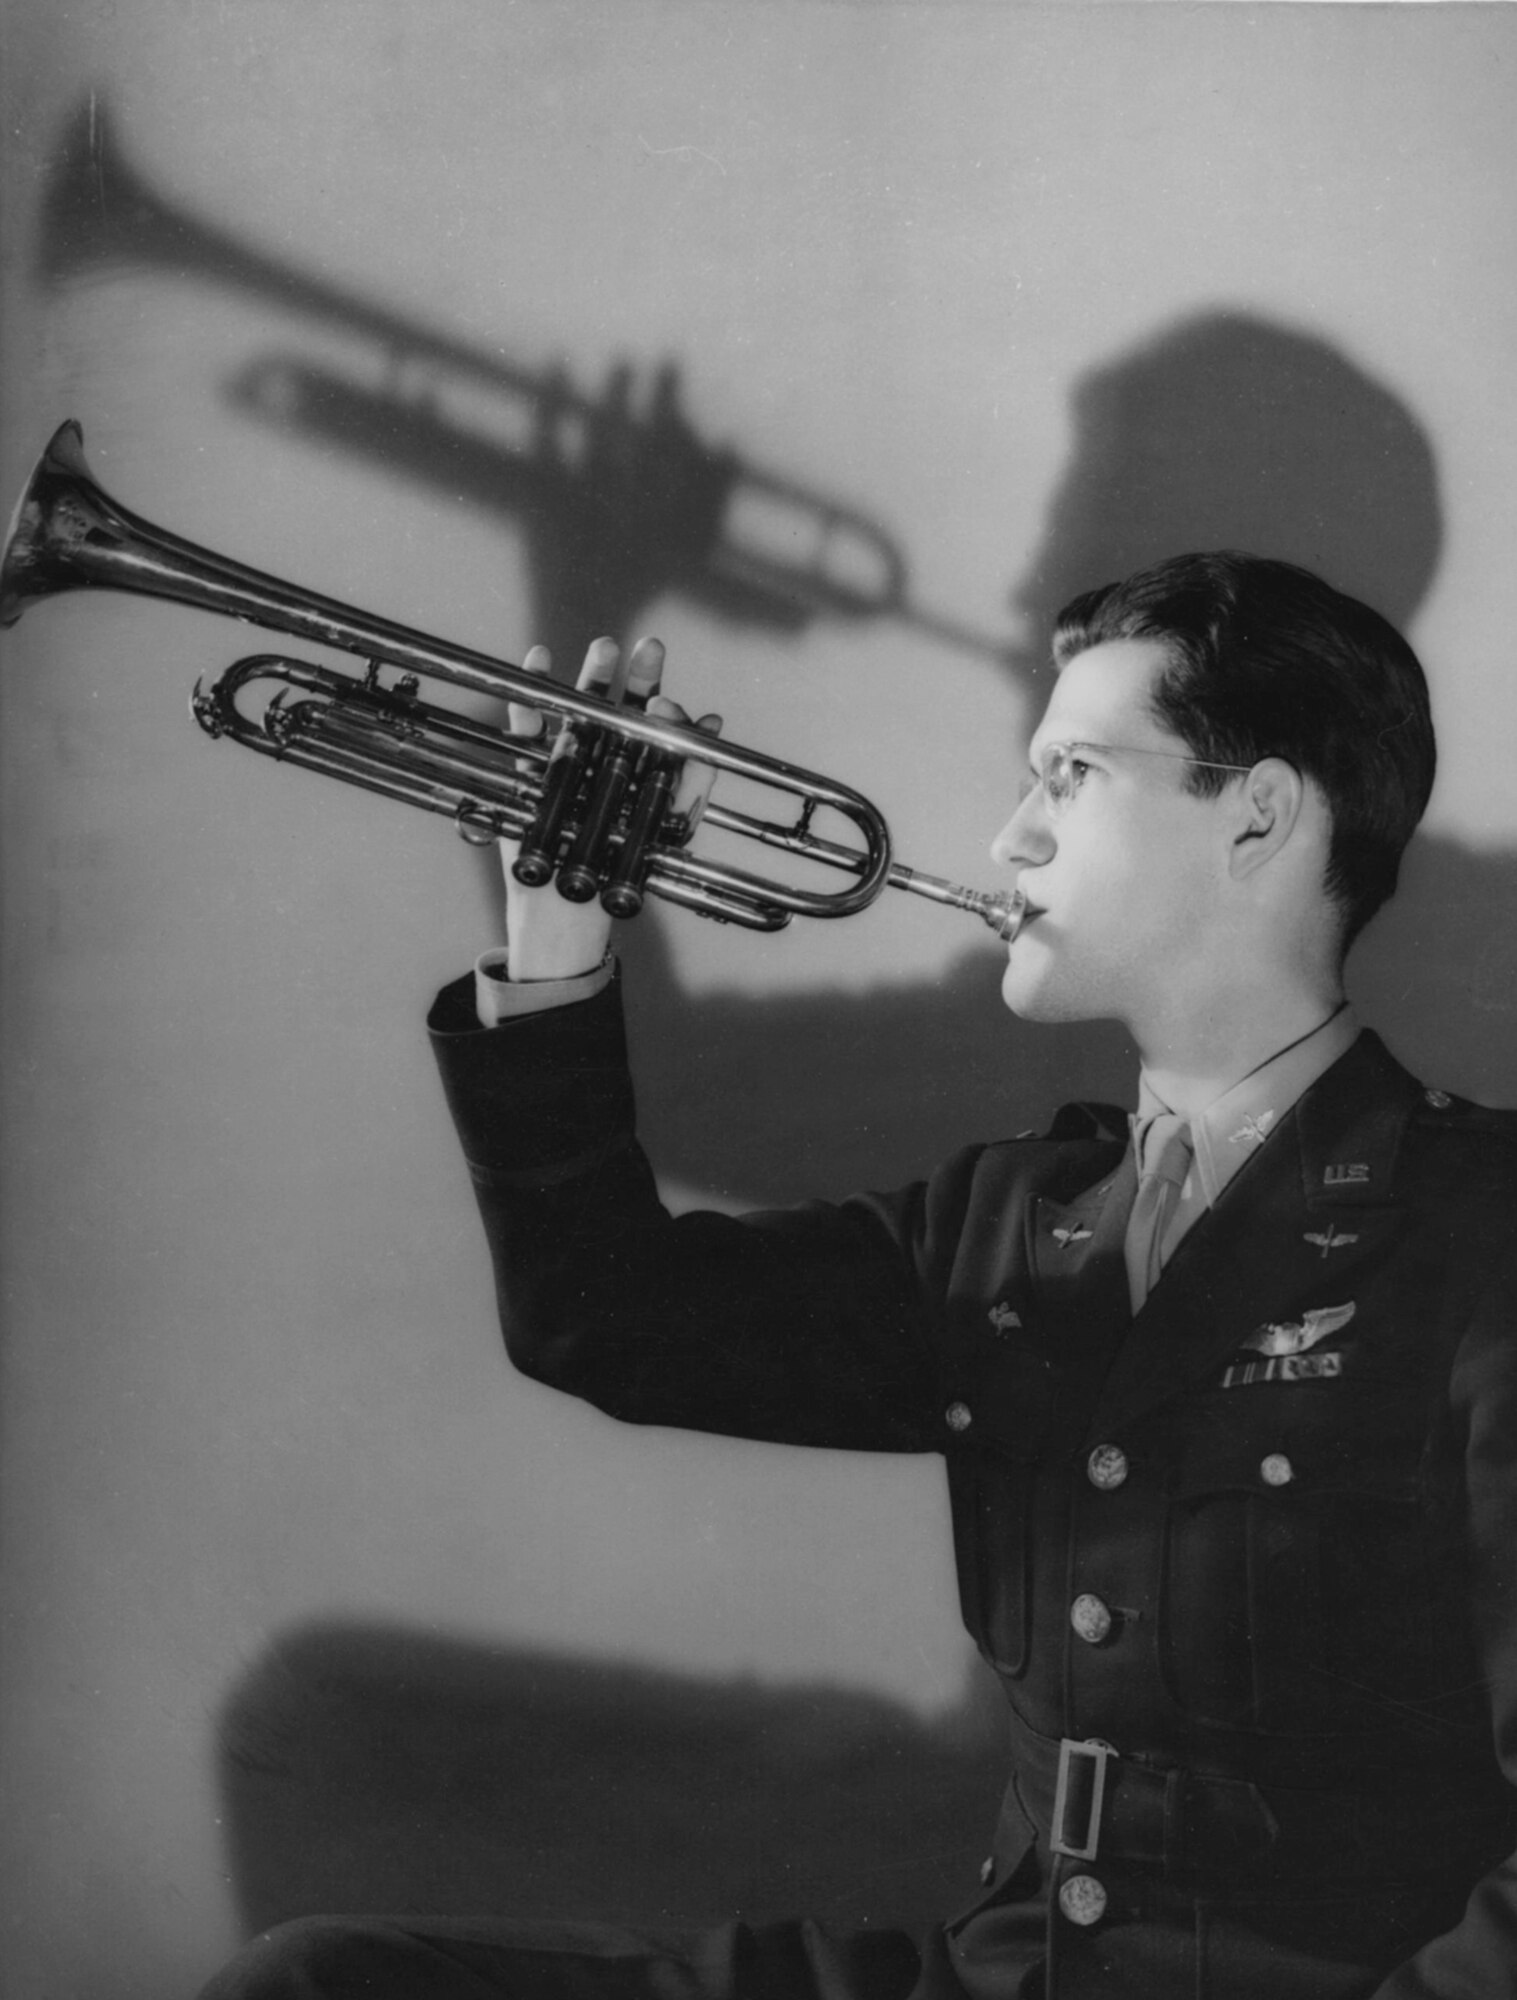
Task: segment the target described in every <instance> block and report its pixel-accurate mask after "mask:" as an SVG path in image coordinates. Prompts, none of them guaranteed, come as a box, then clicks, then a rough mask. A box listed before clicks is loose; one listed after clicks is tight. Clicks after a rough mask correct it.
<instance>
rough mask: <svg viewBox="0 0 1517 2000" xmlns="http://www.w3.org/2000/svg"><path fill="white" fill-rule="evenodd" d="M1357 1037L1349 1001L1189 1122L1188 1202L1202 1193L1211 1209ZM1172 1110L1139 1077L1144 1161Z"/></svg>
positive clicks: (1135, 1123)
mask: <svg viewBox="0 0 1517 2000" xmlns="http://www.w3.org/2000/svg"><path fill="white" fill-rule="evenodd" d="M1358 1035H1359V1022H1358V1019H1357V1018H1356V1016H1355V1014H1354V1010H1353V1008H1352V1007H1351V1006H1350V1005H1349V1004H1348V1002H1347V1001H1344V1003H1343V1005H1342V1006H1341V1007H1339V1009H1338V1010H1337V1012H1336V1013H1334V1014H1330V1015H1329V1016H1328V1018H1327V1019H1326V1020H1325V1021H1324V1022H1323V1023H1322V1025H1321V1026H1320V1027H1318V1028H1313V1029H1312V1031H1311V1032H1310V1033H1309V1034H1306V1035H1302V1036H1301V1037H1300V1038H1299V1040H1297V1041H1294V1042H1290V1043H1288V1044H1287V1045H1286V1047H1285V1048H1283V1049H1280V1050H1279V1051H1277V1053H1276V1054H1274V1055H1272V1056H1271V1057H1269V1059H1268V1060H1267V1061H1266V1062H1262V1063H1260V1064H1259V1066H1258V1067H1257V1069H1252V1070H1250V1071H1249V1073H1248V1075H1247V1076H1245V1077H1243V1078H1242V1079H1241V1080H1240V1081H1239V1082H1237V1083H1235V1084H1233V1085H1232V1086H1231V1087H1230V1088H1229V1089H1227V1090H1225V1091H1223V1093H1222V1095H1221V1096H1220V1097H1216V1098H1213V1100H1212V1102H1211V1103H1210V1104H1208V1105H1207V1106H1206V1107H1205V1109H1204V1110H1202V1111H1200V1112H1198V1113H1197V1114H1196V1116H1195V1117H1193V1118H1192V1119H1191V1120H1190V1129H1191V1143H1192V1144H1193V1146H1194V1147H1195V1172H1194V1174H1193V1175H1192V1177H1191V1180H1190V1181H1189V1182H1188V1183H1187V1187H1186V1194H1187V1196H1190V1197H1192V1198H1194V1195H1195V1193H1196V1192H1197V1191H1199V1193H1200V1194H1201V1195H1202V1197H1203V1198H1204V1200H1205V1202H1206V1206H1207V1207H1208V1208H1210V1207H1212V1205H1213V1204H1214V1203H1215V1202H1216V1200H1217V1198H1218V1197H1219V1196H1220V1194H1221V1193H1222V1190H1223V1189H1224V1188H1225V1187H1226V1186H1227V1184H1228V1182H1229V1181H1230V1180H1231V1179H1232V1177H1233V1175H1234V1174H1235V1173H1237V1171H1238V1169H1239V1168H1240V1167H1241V1166H1242V1165H1243V1163H1244V1161H1245V1160H1248V1159H1250V1158H1252V1156H1253V1155H1254V1154H1255V1153H1256V1152H1257V1151H1258V1149H1259V1148H1260V1146H1262V1145H1263V1144H1264V1142H1265V1140H1266V1139H1267V1138H1268V1137H1269V1136H1270V1134H1271V1132H1273V1131H1274V1130H1275V1128H1276V1126H1277V1125H1278V1124H1279V1122H1280V1120H1281V1119H1282V1118H1283V1117H1284V1116H1285V1114H1286V1112H1287V1111H1289V1110H1290V1108H1291V1106H1292V1105H1293V1104H1294V1103H1295V1102H1296V1100H1297V1099H1298V1098H1300V1097H1303V1096H1304V1095H1305V1094H1306V1092H1307V1090H1309V1089H1310V1087H1311V1086H1312V1084H1314V1083H1315V1082H1316V1081H1317V1079H1318V1077H1319V1076H1322V1075H1323V1074H1324V1073H1325V1072H1326V1071H1328V1070H1330V1069H1331V1068H1332V1066H1333V1064H1334V1063H1335V1062H1337V1060H1338V1058H1339V1057H1340V1056H1342V1055H1345V1054H1346V1053H1347V1052H1348V1050H1349V1048H1350V1047H1351V1045H1352V1044H1353V1043H1354V1041H1356V1040H1357V1038H1358ZM1169 1108H1170V1107H1169V1106H1168V1105H1167V1104H1166V1103H1165V1102H1164V1100H1163V1099H1162V1098H1161V1097H1160V1096H1159V1094H1158V1092H1157V1091H1156V1090H1155V1089H1154V1087H1153V1085H1152V1084H1151V1083H1150V1082H1149V1080H1148V1078H1147V1076H1146V1075H1140V1076H1139V1078H1138V1109H1137V1111H1136V1113H1135V1114H1134V1115H1133V1118H1132V1132H1133V1143H1134V1145H1135V1147H1137V1149H1138V1154H1139V1157H1140V1158H1141V1157H1142V1143H1143V1133H1144V1131H1145V1129H1146V1127H1147V1125H1148V1123H1149V1121H1150V1120H1151V1119H1152V1118H1154V1117H1155V1116H1156V1115H1157V1114H1158V1113H1160V1112H1165V1111H1168V1110H1169ZM1197 1181H1199V1183H1200V1186H1199V1190H1197V1187H1196V1182H1197Z"/></svg>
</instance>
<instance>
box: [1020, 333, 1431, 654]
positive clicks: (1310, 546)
mask: <svg viewBox="0 0 1517 2000" xmlns="http://www.w3.org/2000/svg"><path fill="white" fill-rule="evenodd" d="M1072 407H1073V421H1074V443H1073V447H1072V452H1071V457H1070V461H1069V464H1068V467H1067V469H1066V471H1065V473H1064V476H1063V479H1062V481H1061V483H1060V485H1059V488H1058V490H1057V492H1056V493H1055V495H1054V498H1053V501H1052V503H1051V505H1050V508H1049V512H1048V517H1047V522H1046V526H1045V530H1044V534H1043V538H1042V542H1041V544H1040V546H1039V548H1038V551H1037V553H1036V555H1035V556H1034V558H1033V560H1032V561H1031V562H1030V563H1029V564H1028V566H1027V568H1026V570H1025V572H1024V573H1023V576H1022V579H1021V581H1020V582H1019V584H1018V585H1017V587H1016V589H1015V591H1014V593H1013V597H1014V602H1015V603H1016V605H1017V607H1018V609H1019V610H1021V611H1022V612H1023V613H1025V614H1026V616H1027V619H1028V624H1029V641H1030V643H1032V644H1037V645H1042V644H1043V643H1044V642H1045V640H1046V635H1047V633H1048V631H1049V630H1050V629H1051V626H1052V624H1053V621H1054V618H1055V617H1056V615H1057V613H1058V611H1059V609H1060V607H1061V606H1062V605H1064V604H1065V603H1067V602H1068V601H1069V599H1070V598H1071V597H1073V596H1075V595H1076V594H1077V593H1078V592H1080V591H1084V590H1091V589H1094V588H1095V587H1096V586H1097V585H1099V584H1102V583H1107V582H1110V581H1113V580H1115V579H1116V578H1118V577H1122V576H1126V575H1129V574H1130V573H1131V572H1132V571H1134V570H1138V569H1143V568H1145V567H1147V565H1148V564H1150V563H1153V562H1157V561H1159V560H1161V559H1162V558H1164V557H1166V556H1173V555H1179V554H1181V553H1183V552H1185V551H1187V550H1191V549H1215V548H1237V549H1245V550H1247V551H1249V552H1250V553H1252V554H1254V555H1265V556H1276V557H1280V558H1282V559H1284V560H1285V561H1288V562H1295V563H1300V564H1301V565H1303V566H1304V567H1305V568H1307V569H1311V570H1315V571H1317V573H1318V574H1319V575H1321V576H1323V577H1325V578H1326V579H1327V581H1328V582H1329V583H1332V584H1334V585H1335V586H1336V587H1337V588H1338V589H1339V590H1343V591H1347V592H1348V594H1349V595H1350V596H1352V597H1358V598H1362V599H1363V600H1364V602H1365V603H1367V604H1371V605H1373V606H1374V608H1375V609H1376V610H1377V611H1380V612H1381V613H1383V614H1384V616H1386V617H1387V618H1389V619H1390V621H1391V623H1392V624H1394V625H1397V626H1401V627H1403V628H1404V627H1405V625H1406V624H1407V622H1408V621H1409V620H1410V619H1411V617H1412V615H1413V614H1414V613H1415V611H1416V609H1417V606H1418V604H1419V603H1420V602H1421V600H1422V597H1423V595H1424V593H1425V592H1426V590H1427V587H1428V585H1429V583H1430V581H1431V579H1432V576H1433V573H1434V570H1435V569H1436V567H1437V562H1438V554H1439V548H1440V545H1441V541H1442V527H1441V515H1440V508H1439V501H1438V480H1437V471H1436V466H1435V462H1434V458H1433V451H1432V447H1431V445H1430V444H1429V442H1428V439H1427V436H1426V434H1425V432H1424V431H1423V429H1422V427H1421V425H1420V424H1419V423H1418V422H1417V420H1416V419H1415V417H1414V416H1413V415H1412V413H1411V412H1410V410H1408V409H1407V407H1406V406H1405V404H1404V403H1402V402H1401V401H1400V399H1399V398H1398V397H1397V396H1395V395H1394V394H1393V393H1392V392H1391V391H1390V390H1389V389H1387V388H1385V387H1384V386H1383V385H1382V384H1380V383H1378V382H1376V381H1374V380H1373V379H1372V378H1371V377H1370V376H1369V375H1367V374H1366V373H1365V372H1364V371H1363V370H1362V369H1361V368H1359V367H1357V366H1356V365H1355V363H1354V362H1352V361H1351V360H1349V358H1348V357H1347V356H1346V355H1345V354H1344V353H1343V352H1342V351H1341V349H1339V348H1338V347H1335V346H1334V345H1332V343H1330V342H1329V341H1326V340H1322V339H1320V338H1318V337H1317V336H1316V335H1314V334H1310V333H1305V332H1300V331H1297V330H1295V329H1292V328H1290V327H1285V326H1281V325H1278V324H1276V323H1275V322H1273V321H1270V320H1266V319H1262V318H1258V317H1256V316H1254V315H1252V314H1249V313H1244V312H1225V311H1213V312H1205V313H1200V314H1197V315H1195V316H1194V317H1190V318H1187V319H1184V320H1181V321H1180V322H1178V323H1177V324H1176V325H1173V326H1171V327H1169V328H1167V329H1165V330H1164V331H1162V332H1160V333H1157V334H1156V335H1154V337H1153V338H1152V339H1150V340H1149V341H1147V342H1145V343H1144V344H1143V345H1141V346H1139V347H1137V348H1135V349H1133V350H1131V351H1130V352H1128V353H1126V354H1123V355H1121V356H1119V357H1118V358H1117V359H1115V360H1113V361H1110V362H1107V363H1104V364H1103V365H1102V366H1100V367H1098V368H1095V369H1093V370H1091V372H1090V373H1088V374H1087V375H1086V376H1084V377H1083V379H1081V380H1080V381H1079V382H1078V383H1077V384H1076V385H1075V389H1074V394H1073V405H1072Z"/></svg>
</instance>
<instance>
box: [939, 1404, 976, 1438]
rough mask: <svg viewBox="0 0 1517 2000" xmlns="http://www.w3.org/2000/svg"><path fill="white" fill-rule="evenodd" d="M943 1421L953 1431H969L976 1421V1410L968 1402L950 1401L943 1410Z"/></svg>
mask: <svg viewBox="0 0 1517 2000" xmlns="http://www.w3.org/2000/svg"><path fill="white" fill-rule="evenodd" d="M943 1421H944V1423H945V1424H947V1426H948V1428H949V1429H950V1430H951V1431H967V1430H968V1429H969V1426H970V1425H971V1424H972V1423H973V1422H974V1412H973V1411H972V1410H971V1409H970V1407H969V1405H968V1404H967V1403H950V1404H949V1405H948V1408H947V1409H946V1410H945V1411H944V1412H943Z"/></svg>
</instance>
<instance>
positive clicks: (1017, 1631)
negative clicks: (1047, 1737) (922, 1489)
mask: <svg viewBox="0 0 1517 2000" xmlns="http://www.w3.org/2000/svg"><path fill="white" fill-rule="evenodd" d="M1054 1407H1055V1388H1054V1371H1053V1367H1052V1364H1051V1362H1050V1360H1049V1358H1048V1356H1047V1354H1046V1352H1045V1350H1044V1348H1043V1346H1042V1344H1041V1342H1040V1340H1039V1339H1038V1337H1037V1335H1036V1333H1035V1332H1033V1331H1031V1330H1029V1329H1028V1328H1026V1327H1024V1326H1022V1325H1021V1324H1020V1322H1019V1323H1018V1325H1017V1326H1016V1327H1014V1328H1011V1329H1009V1331H1008V1332H1007V1333H1003V1334H1000V1335H991V1336H989V1337H985V1336H979V1335H977V1336H976V1338H975V1339H974V1340H973V1342H972V1343H966V1345H965V1347H964V1348H963V1349H962V1350H961V1352H960V1356H959V1359H958V1361H957V1363H956V1364H955V1365H954V1366H953V1367H951V1368H950V1370H949V1373H948V1375H947V1378H946V1386H945V1391H944V1448H945V1453H946V1456H947V1460H948V1481H949V1494H950V1498H951V1501H952V1506H953V1530H954V1552H955V1557H956V1560H957V1564H958V1581H959V1600H960V1604H961V1606H962V1609H963V1614H964V1623H965V1624H966V1626H967V1627H968V1628H969V1631H970V1634H971V1635H972V1637H973V1638H974V1640H975V1643H976V1644H977V1645H978V1646H979V1648H980V1650H981V1652H982V1653H984V1654H985V1656H986V1658H987V1659H988V1660H989V1661H990V1663H991V1664H992V1665H993V1666H994V1667H995V1668H996V1670H997V1671H998V1672H999V1673H1002V1674H1005V1675H1010V1676H1012V1677H1015V1676H1018V1675H1020V1674H1022V1673H1023V1672H1024V1671H1025V1670H1026V1666H1027V1656H1028V1648H1029V1645H1030V1643H1031V1632H1030V1616H1031V1606H1032V1591H1033V1562H1034V1559H1035V1556H1036V1551H1037V1544H1038V1527H1037V1519H1036V1489H1037V1468H1038V1463H1039V1460H1040V1458H1041V1456H1042V1453H1043V1450H1044V1445H1045V1440H1046V1438H1047V1435H1048V1430H1049V1425H1050V1423H1051V1420H1052V1416H1053V1411H1054Z"/></svg>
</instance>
